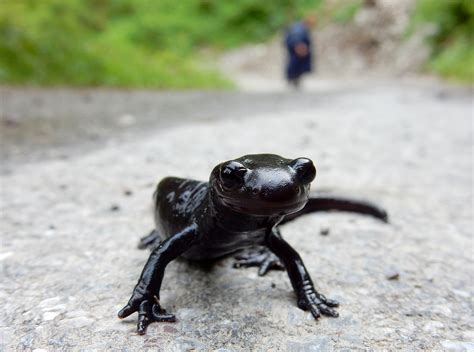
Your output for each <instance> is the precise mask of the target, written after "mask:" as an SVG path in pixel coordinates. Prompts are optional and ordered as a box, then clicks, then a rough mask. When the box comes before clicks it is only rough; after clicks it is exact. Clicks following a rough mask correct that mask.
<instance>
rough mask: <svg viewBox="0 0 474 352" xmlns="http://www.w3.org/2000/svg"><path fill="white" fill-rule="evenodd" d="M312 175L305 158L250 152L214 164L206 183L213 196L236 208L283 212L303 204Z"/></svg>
mask: <svg viewBox="0 0 474 352" xmlns="http://www.w3.org/2000/svg"><path fill="white" fill-rule="evenodd" d="M315 176H316V169H315V167H314V165H313V162H312V161H311V160H309V159H307V158H298V159H294V160H291V159H285V158H282V157H281V156H278V155H274V154H253V155H245V156H243V157H241V158H238V159H235V160H229V161H226V162H223V163H221V164H219V165H217V166H216V167H215V168H214V170H213V171H212V173H211V177H210V180H209V185H210V187H211V192H212V195H213V198H214V199H216V198H217V201H218V202H219V203H221V204H223V205H224V206H226V207H229V208H231V209H232V210H235V211H237V212H240V213H244V214H248V215H265V216H267V215H286V214H291V213H294V212H297V211H298V210H301V209H302V208H303V207H304V206H305V204H306V203H307V201H308V196H309V188H310V184H311V181H313V180H314V177H315Z"/></svg>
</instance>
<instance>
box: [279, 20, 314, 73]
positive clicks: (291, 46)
mask: <svg viewBox="0 0 474 352" xmlns="http://www.w3.org/2000/svg"><path fill="white" fill-rule="evenodd" d="M301 42H303V43H305V44H306V45H307V46H308V49H309V53H308V55H307V56H305V57H299V56H298V55H296V52H295V46H296V44H298V43H301ZM285 45H286V49H287V51H288V63H287V66H286V77H287V78H288V79H294V78H298V77H299V76H301V75H302V74H303V73H305V72H311V70H312V52H311V51H312V43H311V35H310V32H309V30H308V28H306V26H305V25H304V23H303V22H296V23H294V24H293V25H291V26H290V28H288V30H287V32H286V38H285Z"/></svg>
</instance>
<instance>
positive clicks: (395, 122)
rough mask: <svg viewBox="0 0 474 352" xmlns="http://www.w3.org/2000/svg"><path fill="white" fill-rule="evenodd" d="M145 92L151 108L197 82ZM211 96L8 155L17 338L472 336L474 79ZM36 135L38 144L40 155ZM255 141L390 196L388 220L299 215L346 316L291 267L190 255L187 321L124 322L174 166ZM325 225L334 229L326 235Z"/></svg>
mask: <svg viewBox="0 0 474 352" xmlns="http://www.w3.org/2000/svg"><path fill="white" fill-rule="evenodd" d="M25 94H27V93H25ZM44 94H45V96H48V93H44ZM54 94H55V93H54V91H53V92H52V93H51V92H50V95H49V97H50V98H48V99H51V97H54ZM70 94H71V95H72V93H70ZM107 94H109V95H107ZM117 94H119V96H121V97H124V99H126V98H127V97H128V94H130V96H129V100H128V101H129V102H130V104H132V106H138V105H139V104H138V105H133V104H134V102H136V100H134V99H136V98H134V94H136V93H127V92H110V93H107V92H102V93H97V95H99V96H102V97H103V99H102V100H100V99H99V100H100V101H101V102H107V99H112V98H111V97H114V98H113V99H116V100H117V101H119V100H120V99H117ZM141 94H143V96H141V97H144V98H143V100H142V103H146V104H148V105H146V106H148V111H150V113H149V114H150V116H153V111H159V109H160V104H164V103H163V102H164V101H169V100H173V99H175V100H174V101H175V102H179V101H180V99H179V97H180V95H179V94H181V93H174V94H176V95H173V93H145V92H144V93H141ZM163 94H164V96H163ZM166 94H168V95H166ZM186 94H190V93H186ZM193 94H198V96H199V94H200V93H193ZM95 95H96V94H95V92H92V93H91V96H92V98H91V99H96V97H94V96H95ZM171 96H172V97H173V98H169V99H168V98H167V97H171ZM183 96H184V95H182V96H181V97H183ZM206 96H207V97H208V98H206ZM200 97H201V98H199V99H195V103H194V104H195V105H194V107H193V108H187V109H188V110H185V109H184V108H183V110H182V111H183V114H184V111H201V112H202V114H198V113H196V112H194V114H195V115H194V116H197V115H202V119H196V121H195V122H193V123H187V124H186V125H181V124H175V125H173V126H172V127H168V128H166V129H164V128H159V125H157V124H156V123H152V122H150V123H149V124H143V125H142V124H141V122H140V121H141V120H140V116H141V115H140V111H139V110H137V111H136V112H135V113H134V114H135V115H136V116H138V118H137V121H138V122H137V126H136V127H134V129H133V130H131V132H130V134H129V135H128V136H125V137H124V136H122V135H120V134H119V136H120V138H119V137H117V138H108V137H107V138H105V139H103V142H101V143H98V144H94V145H93V146H89V147H87V148H86V147H84V145H85V144H81V141H82V139H80V138H79V139H78V140H77V141H76V142H77V143H75V144H74V143H73V144H74V145H72V146H71V145H70V143H68V141H66V142H64V143H63V142H61V143H59V142H58V144H56V145H55V146H54V148H56V149H54V148H53V147H51V146H48V148H53V149H48V150H56V151H64V150H67V154H68V157H67V159H64V158H62V159H61V158H57V157H56V156H57V155H58V154H54V153H53V154H52V157H50V158H47V159H45V158H44V155H43V154H41V153H39V151H38V149H40V147H38V145H37V144H34V143H33V144H30V145H29V144H28V141H26V142H25V143H24V144H23V146H22V147H18V148H20V149H18V148H17V150H21V153H17V154H15V153H9V154H8V155H9V158H8V162H7V163H6V165H7V166H6V169H5V170H4V172H3V173H2V175H1V191H2V195H1V216H2V220H1V224H2V226H1V239H2V245H1V249H0V260H1V263H2V269H3V270H2V278H1V280H0V285H1V286H0V297H1V300H2V304H1V306H0V319H1V321H0V326H1V328H0V329H1V332H0V337H1V338H2V344H3V347H4V349H5V350H6V351H14V350H20V351H21V350H34V349H42V350H47V351H57V350H58V351H61V350H64V351H70V350H86V351H90V350H122V351H144V350H150V351H152V350H153V351H155V350H157V349H158V350H164V351H182V350H183V351H184V350H210V349H219V348H220V351H234V350H235V351H240V350H242V351H244V350H245V351H248V350H250V349H255V350H261V351H266V350H274V351H280V350H288V351H318V350H331V349H337V350H344V349H345V350H347V351H348V350H357V349H366V350H367V349H368V350H381V349H392V350H393V349H406V350H417V349H439V350H450V349H451V350H474V319H473V308H472V303H473V302H472V299H473V290H474V288H473V277H472V274H473V272H472V268H473V239H472V228H473V212H472V210H473V209H472V202H473V192H472V103H471V99H470V96H469V94H468V93H466V92H459V91H458V90H453V89H449V88H445V87H435V88H433V87H429V86H424V85H411V84H403V83H399V82H392V83H387V82H385V83H383V82H380V83H371V84H367V85H363V84H361V85H360V86H359V87H351V89H347V88H346V89H340V90H334V91H332V93H331V94H323V93H314V92H313V93H309V92H308V93H272V94H262V95H260V96H259V95H252V96H251V95H245V94H244V93H222V95H220V96H219V95H213V93H211V92H209V93H202V95H200ZM222 97H224V98H222ZM4 98H5V96H4ZM15 99H16V98H15V96H14V95H9V96H8V97H6V98H5V102H7V103H8V104H9V105H8V106H13V105H12V104H13V101H14V100H15ZM45 99H46V98H45ZM113 99H112V100H113ZM183 99H184V98H183ZM206 99H207V100H206ZM209 99H213V100H209ZM182 101H186V100H185V99H184V100H182ZM200 101H202V102H200ZM209 101H211V102H209ZM262 102H263V103H262ZM118 104H119V105H120V104H122V105H120V106H125V105H126V104H125V103H118ZM176 104H177V103H176ZM200 104H204V106H206V104H209V105H207V106H210V108H209V109H208V111H207V112H206V109H203V110H200ZM252 104H253V105H252ZM26 105H28V104H25V106H26ZM16 106H17V110H15V112H16V113H18V115H19V116H21V115H22V114H21V112H22V110H21V109H22V106H21V105H16ZM253 107H255V108H253ZM290 107H292V108H291V109H290ZM109 108H110V109H114V108H113V107H112V106H109V107H107V108H105V107H103V106H101V107H100V109H104V111H109V110H108V109H109ZM25 109H27V108H25ZM70 109H71V110H74V106H72V105H71V106H70ZM100 109H99V108H97V110H100ZM115 109H116V108H115ZM75 113H77V109H76V112H75ZM124 113H127V111H119V110H112V112H110V111H109V112H108V113H107V114H109V115H110V116H112V117H113V116H120V115H123V114H124ZM128 113H129V114H132V112H128ZM104 114H105V113H104ZM26 115H28V114H26ZM26 115H25V116H26ZM100 117H101V116H97V120H98V119H99V118H100ZM206 117H208V118H209V119H210V120H209V121H205V120H206ZM112 120H113V119H112ZM112 120H111V121H112ZM125 120H126V119H125V118H124V121H125ZM87 121H89V122H88V123H89V124H91V125H92V124H93V122H91V121H92V120H87ZM113 121H115V120H113ZM147 121H148V120H147ZM149 121H151V119H150V120H149ZM186 121H187V122H188V121H189V120H186ZM140 126H141V127H140ZM157 126H158V127H157ZM144 129H146V131H144ZM66 130H67V128H66V129H65V131H66ZM107 131H111V132H110V133H108V132H107V133H105V135H107V136H109V135H112V134H113V132H114V131H116V129H115V128H110V129H109V130H107ZM64 133H65V132H64ZM72 134H73V133H72ZM78 134H79V132H78ZM116 135H117V134H116ZM122 137H123V138H122ZM12 143H13V142H12ZM28 148H30V149H28ZM35 149H36V151H35ZM28 150H32V153H33V155H38V157H35V158H33V159H31V160H29V162H28V163H25V162H24V160H26V159H25V157H24V154H25V153H27V152H28ZM70 151H73V152H70ZM255 152H273V153H279V154H281V155H284V156H288V157H297V156H307V157H310V158H312V159H313V160H314V161H315V163H316V165H317V168H318V176H317V179H316V181H315V183H314V189H315V190H329V191H333V192H336V193H339V194H341V193H342V194H348V195H353V196H360V197H363V198H368V199H371V200H374V201H376V202H378V203H380V204H382V205H383V206H385V207H386V208H387V209H388V211H389V213H390V216H391V220H392V222H391V224H390V225H388V226H386V225H383V224H380V223H378V222H375V221H373V220H372V219H368V218H364V217H358V216H353V215H348V214H327V215H321V214H318V215H308V216H305V217H302V218H301V219H298V220H296V221H294V222H292V223H290V224H288V225H285V227H284V228H283V235H284V236H285V237H286V239H287V240H288V241H289V242H290V243H291V244H293V245H294V247H295V248H296V249H297V250H298V251H299V252H300V253H301V255H302V257H303V259H304V261H305V263H306V265H307V267H308V269H309V271H310V273H311V274H312V277H313V279H314V281H315V282H316V285H317V286H318V287H319V289H320V290H321V291H322V292H324V293H326V294H327V295H328V296H330V297H333V298H335V299H338V300H340V302H341V307H340V308H339V312H340V317H339V318H338V319H329V318H323V319H321V320H320V321H318V322H315V321H313V319H312V318H311V317H310V315H309V313H305V312H303V311H301V310H299V309H298V308H297V307H296V305H295V298H294V296H293V293H292V290H291V285H290V283H289V280H288V278H287V276H286V274H284V273H281V272H272V273H270V274H269V275H268V276H266V277H264V278H260V277H258V276H257V273H256V270H254V269H247V270H234V269H232V268H231V264H232V260H231V259H228V260H223V261H221V262H219V263H218V264H217V265H215V266H214V267H213V268H210V269H209V270H203V269H201V268H197V267H195V266H193V265H189V264H187V263H186V262H184V261H176V262H173V263H171V264H170V265H169V267H168V270H167V272H166V276H165V280H164V284H163V290H162V302H163V305H164V306H165V307H166V308H168V309H169V310H170V311H172V312H174V313H176V314H177V317H178V322H177V323H175V324H153V325H152V326H150V328H149V330H148V334H147V335H146V336H144V337H142V336H138V335H136V334H135V333H134V330H135V322H136V316H133V317H132V318H129V319H126V320H124V321H119V320H118V319H117V318H116V313H117V311H118V310H119V308H121V307H122V306H123V305H124V304H125V303H126V301H127V299H128V298H129V295H130V293H131V290H132V288H133V285H134V284H135V282H136V279H137V276H138V275H139V273H140V270H141V269H142V266H143V264H144V262H145V260H146V258H147V253H146V252H144V251H140V250H138V249H136V244H137V241H138V238H139V237H140V236H141V235H143V234H145V233H146V232H147V231H148V230H150V228H151V226H152V216H151V211H150V205H151V195H152V192H153V188H154V186H155V184H156V182H157V181H158V180H159V179H160V178H162V177H164V176H167V175H176V176H182V177H192V178H197V179H203V180H204V179H207V177H208V174H209V172H210V170H211V168H212V167H213V166H214V165H215V164H216V163H218V162H220V161H222V160H225V159H229V158H233V157H237V156H240V155H242V154H246V153H255ZM35 153H39V154H35ZM325 228H329V229H330V233H329V235H327V236H321V235H320V231H321V229H325ZM389 277H391V278H392V280H389ZM38 351H40V350H38Z"/></svg>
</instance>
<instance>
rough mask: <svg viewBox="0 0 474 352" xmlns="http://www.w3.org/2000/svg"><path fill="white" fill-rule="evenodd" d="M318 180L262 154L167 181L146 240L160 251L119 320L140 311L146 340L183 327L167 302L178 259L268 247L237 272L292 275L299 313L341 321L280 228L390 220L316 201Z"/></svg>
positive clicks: (301, 165) (308, 165) (367, 208)
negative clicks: (315, 219)
mask: <svg viewBox="0 0 474 352" xmlns="http://www.w3.org/2000/svg"><path fill="white" fill-rule="evenodd" d="M315 176H316V169H315V167H314V165H313V163H312V161H311V160H309V159H307V158H298V159H294V160H290V159H285V158H282V157H281V156H278V155H273V154H255V155H246V156H243V157H241V158H238V159H235V160H230V161H226V162H223V163H221V164H219V165H217V166H216V167H215V168H214V170H213V171H212V173H211V176H210V179H209V182H199V181H194V180H185V179H180V178H174V177H168V178H165V179H164V180H162V181H161V182H160V183H159V185H158V188H157V190H156V192H155V222H156V228H155V229H154V230H153V231H152V232H151V233H150V235H148V236H146V237H144V238H142V240H141V242H140V247H141V248H145V247H151V248H153V249H152V252H151V254H150V257H149V259H148V261H147V263H146V264H145V267H144V269H143V271H142V274H141V276H140V279H139V280H138V283H137V285H136V286H135V288H134V290H133V293H132V296H131V298H130V300H129V301H128V304H127V305H126V306H125V307H124V308H123V309H122V310H121V311H120V312H119V313H118V316H119V317H120V318H124V317H127V316H128V315H130V314H132V313H134V312H138V327H137V332H138V333H139V334H144V333H145V331H146V328H147V326H148V325H149V324H150V323H151V322H153V321H168V322H169V321H175V317H174V315H172V314H168V313H166V311H165V310H164V309H162V308H161V306H160V302H159V297H160V296H159V292H160V287H161V283H162V280H163V275H164V271H165V267H166V265H167V264H168V263H169V262H171V261H172V260H174V259H175V258H177V257H178V256H182V257H184V258H187V259H190V260H207V261H208V260H209V259H218V258H221V257H223V256H226V255H229V254H232V253H235V252H237V251H239V250H242V249H247V248H252V247H253V248H255V246H260V248H261V249H257V250H254V251H253V252H252V251H251V252H250V253H248V254H244V255H241V256H239V257H237V259H238V260H237V262H236V263H235V264H234V267H236V268H239V267H249V266H259V267H260V269H259V275H265V274H266V273H267V272H268V271H269V270H271V269H277V270H285V269H286V271H287V272H288V276H289V278H290V281H291V284H292V286H293V289H294V291H295V293H296V296H297V304H298V307H300V308H301V309H303V310H309V311H310V312H311V314H312V315H313V316H314V317H315V318H316V319H317V318H319V317H320V315H321V314H323V315H327V316H333V317H336V316H337V315H338V314H337V312H336V311H335V310H334V309H333V308H334V307H336V306H338V303H337V302H336V301H334V300H330V299H328V298H326V297H325V296H324V295H322V294H320V293H319V292H317V291H316V289H315V288H314V285H313V282H312V280H311V278H310V276H309V274H308V271H307V270H306V268H305V266H304V264H303V261H302V259H301V257H300V256H299V255H298V253H297V252H296V251H295V250H294V249H293V248H292V247H291V246H290V245H289V244H288V243H287V242H286V241H285V240H284V239H283V238H282V237H281V235H280V232H279V230H278V225H280V224H282V223H284V222H286V221H289V220H292V219H294V218H296V217H298V216H300V215H302V214H305V213H310V212H316V211H328V210H341V211H351V212H357V213H361V214H367V215H371V216H374V217H376V218H378V219H380V220H382V221H385V222H386V221H387V214H386V212H385V211H384V210H382V209H380V208H378V207H377V206H375V205H372V204H370V203H365V202H360V201H355V200H350V199H343V198H332V197H331V198H329V197H318V198H309V190H310V183H311V182H312V181H313V179H314V178H315Z"/></svg>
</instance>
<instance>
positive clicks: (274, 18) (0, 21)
mask: <svg viewBox="0 0 474 352" xmlns="http://www.w3.org/2000/svg"><path fill="white" fill-rule="evenodd" d="M321 1H322V0H274V1H272V2H257V1H253V0H234V1H220V0H182V1H172V0H153V1H151V0H41V1H37V0H4V1H2V2H1V4H0V82H3V83H14V84H16V83H28V84H37V85H61V84H67V85H79V86H90V85H108V86H133V87H158V88H190V87H226V86H229V82H227V81H226V80H224V79H223V78H222V77H220V76H219V74H218V73H217V72H215V71H212V70H211V69H210V66H211V65H207V64H206V61H208V60H209V57H207V56H205V55H204V54H203V50H202V49H203V48H211V49H214V50H219V49H225V48H229V47H234V46H237V45H240V44H242V43H246V42H258V41H263V40H266V39H268V38H269V37H271V36H272V35H274V34H275V32H276V31H278V30H280V29H281V28H282V26H284V25H285V24H286V23H287V22H288V21H289V20H291V19H292V18H294V17H295V16H297V15H301V14H302V13H304V12H305V11H307V10H308V9H312V8H315V7H316V6H317V5H318V4H319V3H320V2H321Z"/></svg>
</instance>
